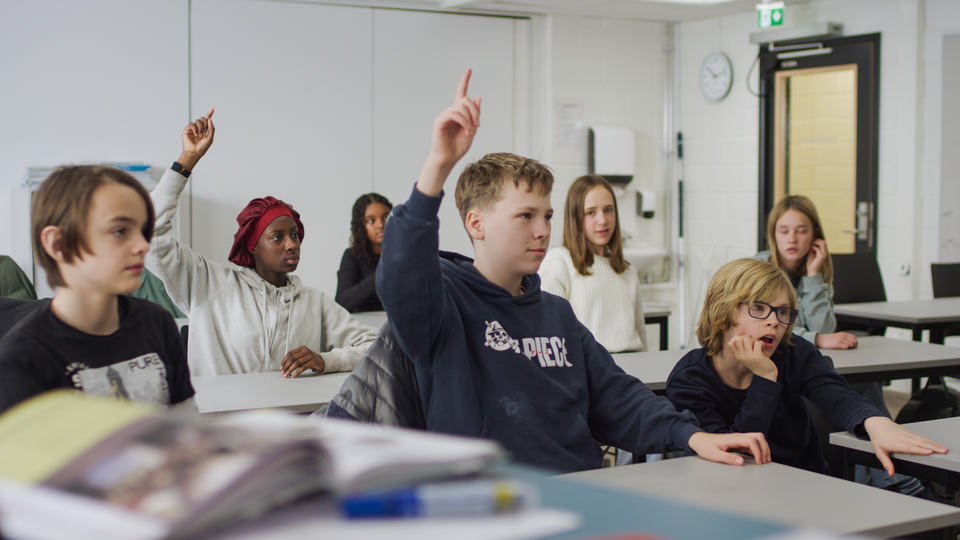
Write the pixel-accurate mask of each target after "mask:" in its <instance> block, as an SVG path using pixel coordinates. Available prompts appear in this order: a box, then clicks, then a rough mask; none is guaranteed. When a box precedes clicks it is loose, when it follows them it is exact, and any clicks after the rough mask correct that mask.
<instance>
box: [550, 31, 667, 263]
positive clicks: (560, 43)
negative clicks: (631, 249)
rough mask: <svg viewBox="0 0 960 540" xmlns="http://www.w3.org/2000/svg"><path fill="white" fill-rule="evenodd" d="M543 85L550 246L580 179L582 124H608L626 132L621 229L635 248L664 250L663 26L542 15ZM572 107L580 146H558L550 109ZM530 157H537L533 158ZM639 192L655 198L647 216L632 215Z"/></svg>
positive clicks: (558, 240)
mask: <svg viewBox="0 0 960 540" xmlns="http://www.w3.org/2000/svg"><path fill="white" fill-rule="evenodd" d="M548 24H549V31H548V32H549V43H550V59H549V64H548V66H549V69H550V72H549V74H548V80H549V82H550V92H551V96H550V98H549V100H548V103H549V104H550V108H551V110H550V111H549V113H548V114H547V118H548V122H549V127H548V133H549V134H550V144H549V145H547V147H546V149H545V152H544V153H543V156H542V159H543V161H544V162H546V163H547V164H549V165H550V166H551V167H552V168H553V170H554V174H555V176H556V182H557V183H556V186H555V187H554V191H553V197H552V203H553V207H554V210H555V212H556V216H555V217H554V227H553V237H552V239H551V242H550V243H551V245H552V246H559V245H561V244H562V243H563V207H564V201H565V199H566V193H567V189H568V188H569V187H570V184H572V183H573V181H574V180H575V179H576V178H577V177H579V176H582V175H584V174H587V143H586V134H585V131H586V127H587V126H591V125H597V124H615V125H620V126H626V127H629V128H631V129H632V130H633V132H634V135H635V137H636V170H635V172H634V180H633V181H632V182H631V183H630V184H628V186H627V189H626V194H625V195H624V196H622V197H620V198H618V205H619V207H620V222H621V226H622V227H623V231H624V232H626V233H628V234H629V235H631V236H632V237H633V240H632V241H631V242H632V243H634V244H636V245H637V246H641V247H658V248H669V246H665V245H664V222H665V221H664V218H665V216H666V212H665V211H664V201H665V200H666V198H665V190H666V184H665V179H664V169H663V167H664V165H663V161H664V160H663V114H664V80H665V76H666V53H665V50H664V49H665V45H666V43H665V40H666V25H665V24H663V23H659V22H649V21H638V20H628V19H601V18H591V17H570V16H564V15H552V16H550V17H549V23H548ZM561 103H575V104H579V105H580V106H581V108H582V111H583V118H582V120H583V125H584V128H583V131H584V134H583V138H582V141H583V142H582V143H581V144H579V145H576V146H568V145H561V144H558V141H557V107H558V106H559V104H561ZM533 157H536V158H540V156H538V155H536V154H535V155H534V156H533ZM638 188H645V189H651V190H653V191H655V192H657V194H658V196H659V197H658V204H659V208H658V212H657V213H656V214H655V217H654V218H653V219H643V218H640V217H637V216H636V213H635V212H634V209H635V207H636V205H635V193H636V190H637V189H638Z"/></svg>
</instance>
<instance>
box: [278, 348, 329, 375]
mask: <svg viewBox="0 0 960 540" xmlns="http://www.w3.org/2000/svg"><path fill="white" fill-rule="evenodd" d="M326 366H327V364H326V363H325V362H324V361H323V357H322V356H320V355H319V354H317V353H315V352H313V351H311V350H310V349H308V348H307V347H306V346H304V347H297V348H296V349H294V350H292V351H290V352H288V353H287V355H286V356H284V357H283V362H281V363H280V373H282V374H283V378H285V379H286V378H288V377H289V378H291V379H293V378H296V377H299V376H300V374H301V373H303V372H304V371H306V370H307V369H314V370H316V371H319V372H320V373H323V368H325V367H326Z"/></svg>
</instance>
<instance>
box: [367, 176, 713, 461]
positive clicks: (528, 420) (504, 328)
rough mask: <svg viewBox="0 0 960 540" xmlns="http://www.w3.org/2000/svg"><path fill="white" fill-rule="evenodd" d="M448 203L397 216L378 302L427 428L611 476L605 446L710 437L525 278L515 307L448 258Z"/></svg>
mask: <svg viewBox="0 0 960 540" xmlns="http://www.w3.org/2000/svg"><path fill="white" fill-rule="evenodd" d="M441 198H442V195H441V196H440V197H429V196H427V195H424V194H423V193H421V192H420V191H418V190H417V189H416V188H414V190H413V194H412V195H411V196H410V200H409V201H407V203H406V204H405V205H399V206H397V207H396V208H394V210H393V215H392V216H391V218H390V220H389V221H388V222H387V226H386V230H385V231H384V237H383V253H382V256H381V261H380V265H379V266H378V268H377V292H378V294H379V296H380V299H381V301H382V302H383V305H384V308H385V309H386V311H387V316H388V318H389V320H390V324H391V326H392V327H393V329H394V332H395V334H396V336H397V339H398V341H399V342H400V345H401V346H402V347H403V350H404V351H405V352H406V353H407V354H408V355H409V356H410V358H411V359H412V361H413V363H414V366H415V370H416V376H417V382H418V384H419V387H420V394H421V396H420V397H421V399H422V401H423V406H424V414H425V416H426V419H427V429H429V430H431V431H439V432H444V433H452V434H457V435H466V436H472V437H485V438H490V439H495V440H497V441H499V442H500V443H501V444H502V445H503V446H504V447H505V448H506V449H507V450H509V451H510V452H511V453H512V454H513V458H514V459H515V460H517V461H519V462H521V463H526V464H530V465H536V466H539V467H544V468H548V469H552V470H554V471H559V472H572V471H579V470H584V469H592V468H597V467H599V466H600V463H601V460H602V456H601V451H600V445H599V444H598V442H599V443H602V444H609V445H614V446H617V447H618V448H623V449H626V450H630V451H632V452H635V453H641V454H643V453H648V452H662V451H665V450H667V449H686V448H687V441H688V440H689V438H690V436H691V435H693V433H695V432H696V431H699V429H698V427H697V423H696V419H695V418H694V416H693V414H691V413H690V412H687V411H684V412H683V413H679V412H677V411H676V409H675V408H674V407H673V406H672V405H671V404H670V402H669V401H667V400H666V398H663V397H658V396H656V395H654V394H653V392H651V391H650V389H648V388H647V387H646V386H645V385H644V384H643V383H641V382H640V381H639V380H638V379H636V378H635V377H632V376H630V375H627V374H626V373H624V372H623V370H622V369H620V368H619V367H618V366H617V365H616V364H615V363H614V361H613V358H612V357H611V356H610V353H608V352H607V351H606V349H604V348H603V347H602V346H601V345H600V344H599V343H597V341H596V340H595V339H594V338H593V335H592V334H591V333H590V331H589V330H587V329H586V327H584V326H583V325H582V324H581V323H580V322H579V321H578V320H577V318H576V316H575V315H574V313H573V309H572V308H571V307H570V304H569V302H567V301H566V300H564V299H562V298H560V297H557V296H554V295H551V294H548V293H543V292H541V291H540V278H539V277H538V276H537V275H536V274H533V275H529V276H525V277H524V278H523V282H522V284H523V287H524V288H525V289H526V292H525V293H524V294H521V295H519V296H516V297H514V296H512V295H511V294H510V293H509V292H507V291H506V290H505V289H503V288H502V287H500V286H498V285H494V284H493V283H491V282H490V281H488V280H487V279H486V278H484V277H483V276H482V275H481V274H480V273H479V272H478V271H477V270H476V269H475V268H474V266H473V263H472V261H471V260H470V259H468V258H466V257H462V256H459V255H455V254H446V253H444V254H442V257H441V254H440V253H439V251H438V249H439V238H438V230H439V221H438V219H437V211H438V210H439V208H440V200H441Z"/></svg>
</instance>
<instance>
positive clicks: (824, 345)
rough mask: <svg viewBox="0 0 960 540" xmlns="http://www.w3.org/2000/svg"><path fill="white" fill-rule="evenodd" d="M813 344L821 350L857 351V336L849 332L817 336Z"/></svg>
mask: <svg viewBox="0 0 960 540" xmlns="http://www.w3.org/2000/svg"><path fill="white" fill-rule="evenodd" d="M813 342H814V343H813V344H814V345H816V346H817V347H819V348H821V349H856V348H857V336H855V335H853V334H848V333H847V332H836V333H833V334H817V336H816V337H815V338H813Z"/></svg>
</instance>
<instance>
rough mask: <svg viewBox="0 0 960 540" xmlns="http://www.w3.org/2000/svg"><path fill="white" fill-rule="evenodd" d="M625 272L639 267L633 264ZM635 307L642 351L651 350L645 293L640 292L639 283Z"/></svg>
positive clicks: (635, 270)
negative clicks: (644, 302) (645, 309)
mask: <svg viewBox="0 0 960 540" xmlns="http://www.w3.org/2000/svg"><path fill="white" fill-rule="evenodd" d="M624 272H637V269H636V268H634V267H633V266H629V267H627V269H626V270H624ZM638 280H639V276H638ZM634 309H636V318H635V319H634V324H636V325H637V335H638V336H640V343H643V348H641V349H640V351H641V352H647V351H648V350H649V347H648V346H647V321H646V318H645V317H644V315H643V294H642V293H641V292H640V285H639V284H638V285H637V299H636V302H634ZM661 346H662V344H661Z"/></svg>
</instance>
